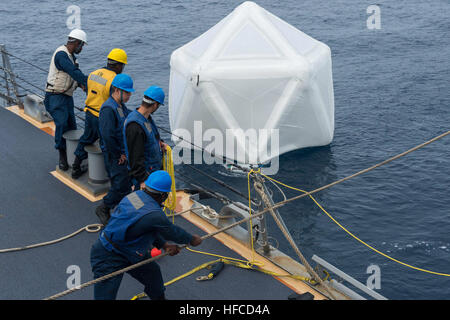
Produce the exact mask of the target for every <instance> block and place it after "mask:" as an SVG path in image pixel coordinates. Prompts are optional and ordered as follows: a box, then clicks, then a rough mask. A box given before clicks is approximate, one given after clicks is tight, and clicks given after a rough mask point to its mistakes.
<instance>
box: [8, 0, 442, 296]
mask: <svg viewBox="0 0 450 320" xmlns="http://www.w3.org/2000/svg"><path fill="white" fill-rule="evenodd" d="M240 3H242V1H234V0H227V1H217V0H207V1H187V0H185V1H174V0H173V1H172V0H164V1H162V0H161V1H144V0H136V1H133V2H128V1H119V0H112V1H102V2H100V1H86V0H83V1H76V2H75V1H73V2H71V1H60V0H53V1H32V0H24V1H2V2H1V3H0V43H2V44H5V45H6V48H7V49H8V50H9V51H10V52H11V53H13V54H14V55H17V56H19V57H21V58H23V59H25V60H27V61H30V62H32V63H34V64H36V65H38V66H40V67H42V68H44V69H47V68H48V64H49V61H50V58H51V55H52V53H53V51H54V50H55V48H56V47H57V46H59V45H61V44H63V43H64V42H65V39H66V38H65V37H66V35H67V34H68V32H69V30H68V28H67V24H66V21H67V18H68V17H69V14H68V13H67V12H66V9H67V8H68V7H69V6H70V5H77V6H78V7H79V8H80V9H81V15H80V17H81V27H82V28H83V29H84V30H85V31H86V32H87V33H88V42H89V44H88V45H87V46H85V47H84V49H83V52H82V53H81V54H80V55H79V63H80V66H81V69H82V70H83V71H84V72H85V73H89V72H91V71H93V70H95V69H97V68H98V67H101V66H103V65H104V62H105V58H106V55H107V53H108V52H109V51H110V50H111V49H112V48H114V47H120V48H124V49H125V50H126V51H127V53H128V59H129V64H128V65H127V66H126V69H125V72H126V73H129V74H130V75H132V77H133V79H134V81H135V88H136V90H137V93H136V94H135V95H133V96H132V98H131V100H130V102H129V103H128V106H129V107H130V108H133V107H136V106H137V105H138V103H139V100H140V97H141V95H142V93H143V91H144V90H145V89H146V88H147V87H148V86H149V85H151V84H157V85H159V86H161V87H163V88H164V89H165V90H166V92H167V90H168V88H169V70H170V68H169V60H170V54H171V52H172V51H173V50H175V49H176V48H178V47H180V46H182V45H183V44H185V43H187V42H188V41H190V40H192V39H193V38H195V37H197V36H199V35H200V34H202V33H203V32H205V31H206V30H208V29H209V28H210V27H212V26H213V25H214V24H216V23H217V22H218V21H220V20H221V19H222V18H223V17H224V16H226V15H227V14H229V13H230V12H231V11H232V10H233V9H234V8H235V7H236V6H238V5H239V4H240ZM257 3H258V4H259V5H260V6H262V7H264V8H265V9H267V10H268V11H270V12H272V13H273V14H275V15H277V16H278V17H280V18H281V19H283V20H285V21H287V22H288V23H290V24H292V25H293V26H295V27H296V28H298V29H300V30H302V31H303V32H305V33H307V34H309V35H310V36H312V37H314V38H316V39H318V40H320V41H323V42H325V43H326V44H327V45H328V46H330V48H331V51H332V59H333V80H334V93H335V135H334V140H333V142H332V143H331V144H330V145H329V146H326V147H320V148H309V149H305V150H297V151H293V152H289V153H287V154H284V155H282V156H281V158H280V171H279V172H278V174H277V175H276V176H275V178H276V179H278V180H280V181H283V182H285V183H287V184H289V185H292V186H296V187H299V188H301V189H304V190H313V189H315V188H318V187H320V186H323V185H325V184H328V183H331V182H333V181H336V180H338V179H341V178H344V177H346V176H348V175H350V174H353V173H355V172H357V171H359V170H362V169H364V168H367V167H370V166H372V165H374V164H375V163H378V162H380V161H382V160H385V159H387V158H389V157H391V156H393V155H396V154H398V153H400V152H403V151H405V150H407V149H409V148H411V147H413V146H415V145H418V144H420V143H422V142H425V141H427V140H429V139H431V138H432V137H434V136H437V135H439V134H441V133H444V132H446V131H448V130H449V119H450V117H449V111H448V110H449V108H450V90H449V84H450V37H449V32H450V19H449V16H450V1H448V0H436V1H432V2H424V1H417V0H410V1H406V0H401V1H395V2H393V1H385V0H379V1H377V2H376V3H372V2H370V1H349V0H336V1H322V0H320V1H312V0H305V1H296V0H286V1H283V2H279V1H270V0H261V1H257ZM373 4H376V5H378V6H379V8H380V9H381V29H378V30H369V29H368V28H367V25H366V21H367V19H368V17H369V14H367V12H366V9H367V7H368V6H369V5H373ZM11 62H12V64H13V69H14V71H15V72H16V73H17V74H19V75H20V76H22V77H24V78H26V79H28V80H29V81H30V82H31V83H33V84H35V85H37V86H38V87H43V86H44V83H45V80H46V74H45V73H44V72H41V71H39V70H37V69H35V68H33V67H31V66H29V65H27V64H24V63H22V62H21V61H18V60H17V59H14V58H11ZM25 86H26V87H28V88H29V89H31V90H32V91H35V92H37V93H40V92H39V90H38V89H36V88H34V87H30V86H28V85H25ZM21 91H23V90H21ZM75 100H76V104H77V105H79V106H82V103H83V93H82V92H81V91H80V92H77V93H76V94H75ZM156 121H157V123H158V124H159V125H160V126H162V127H166V128H169V124H168V113H167V109H164V108H161V109H160V110H159V111H158V112H157V115H156ZM162 135H163V137H164V138H165V139H166V140H169V138H168V135H167V134H166V133H164V132H163V133H162ZM449 146H450V137H446V138H443V139H441V140H439V141H437V142H435V143H433V144H431V145H428V146H426V147H424V148H423V149H420V150H418V151H416V152H414V153H411V154H409V155H407V156H405V157H403V158H401V159H399V160H396V161H394V162H391V163H389V164H388V165H386V166H383V167H381V168H378V169H376V170H373V171H371V172H369V173H367V174H365V175H362V176H359V177H357V178H354V179H351V180H349V181H346V182H344V183H342V184H339V185H337V186H334V187H332V188H330V189H327V190H325V191H322V192H320V193H318V194H316V196H315V197H316V199H317V200H318V201H319V202H320V203H321V205H322V206H323V207H324V208H325V209H326V210H327V211H328V212H329V213H330V214H331V215H332V216H333V217H334V218H335V219H337V220H338V221H339V222H340V223H341V224H342V225H343V226H345V227H346V228H347V229H348V230H350V231H351V232H353V233H354V234H355V235H356V236H358V237H359V238H360V239H362V240H363V241H365V242H366V243H368V244H370V245H371V246H373V247H374V248H376V249H378V250H380V251H381V252H384V253H385V254H387V255H389V256H392V257H393V258H395V259H397V260H399V261H402V262H404V263H407V264H409V265H412V266H415V267H418V268H423V269H426V270H431V271H435V272H439V273H445V274H449V273H450V237H449V230H450V209H449V204H450V195H449V192H448V189H449V187H450V148H449ZM198 168H200V169H202V170H205V171H206V172H208V173H209V174H212V175H214V176H216V177H218V178H220V179H222V180H224V181H225V182H227V183H229V184H232V185H233V186H235V187H236V188H238V189H239V190H241V191H242V192H244V193H245V192H246V190H247V180H246V177H245V176H240V175H238V176H235V175H230V174H229V173H227V172H226V171H225V170H224V168H223V167H221V166H219V165H214V166H207V165H200V166H198ZM178 169H179V170H181V171H183V172H185V173H186V174H188V175H190V176H191V177H192V179H194V180H196V181H197V182H198V183H200V184H202V185H205V186H207V187H209V188H212V189H214V190H216V191H219V192H221V193H223V194H226V195H228V196H230V197H233V199H235V200H239V201H242V199H239V198H238V197H236V196H235V195H233V194H232V193H229V192H227V191H226V190H224V189H223V188H221V187H220V186H218V185H216V184H215V183H214V182H211V181H209V180H208V179H207V178H205V177H202V176H201V175H199V174H197V173H195V172H192V171H191V170H190V169H189V168H187V167H185V166H180V167H179V168H178ZM271 189H272V190H273V197H274V200H275V201H280V200H282V199H283V197H282V195H281V193H280V192H279V191H278V190H277V189H275V188H273V187H271ZM285 194H286V196H287V197H292V196H294V195H296V194H297V193H296V192H295V191H290V190H286V191H285ZM244 202H245V201H244ZM280 213H281V215H282V217H283V219H284V220H285V222H286V224H287V225H288V226H289V230H290V232H291V233H292V235H293V237H294V238H295V240H296V243H297V244H298V246H299V247H300V249H301V250H302V251H303V253H304V254H305V256H306V257H308V258H310V257H311V256H312V255H313V254H316V255H318V256H320V257H322V258H324V259H325V260H327V261H329V262H330V263H332V264H333V265H335V266H337V267H338V268H340V269H341V270H343V271H344V272H346V273H348V274H350V275H352V276H353V277H354V278H356V279H358V280H359V281H361V282H363V283H366V281H367V279H368V277H369V276H370V274H368V273H367V268H368V267H369V266H370V265H372V264H374V265H377V266H378V267H379V268H380V280H381V281H380V285H381V288H380V289H377V291H378V292H380V293H381V294H383V295H385V296H386V297H388V298H390V299H448V297H449V296H450V277H447V276H442V275H435V274H431V273H427V272H423V271H418V270H413V269H411V268H409V267H406V266H404V265H401V264H399V263H396V262H394V261H391V260H389V259H387V258H385V257H383V256H381V255H380V254H378V253H375V252H374V251H372V250H371V249H369V248H367V247H365V246H363V245H362V244H361V243H359V242H357V241H356V240H355V239H353V238H352V237H350V236H349V235H348V234H346V233H345V232H344V231H343V230H342V229H340V228H339V227H338V226H337V225H336V224H335V223H334V222H332V221H331V220H330V219H329V218H328V217H327V216H326V215H325V214H324V213H323V212H322V211H321V210H320V209H319V208H318V207H317V206H316V205H315V204H314V203H313V202H312V201H311V200H309V199H307V198H303V199H301V200H299V201H295V202H292V203H289V204H287V205H286V206H284V207H283V208H282V209H280ZM269 234H270V235H271V236H272V237H274V238H276V239H277V240H278V242H276V241H275V240H272V244H274V245H278V246H279V248H280V249H281V250H282V251H284V252H286V253H288V254H290V255H291V256H295V254H294V252H293V251H292V249H291V248H290V247H289V245H288V244H287V242H286V241H285V240H284V239H283V236H282V234H281V233H280V232H279V231H278V230H277V228H276V226H275V225H274V223H273V222H270V224H269Z"/></svg>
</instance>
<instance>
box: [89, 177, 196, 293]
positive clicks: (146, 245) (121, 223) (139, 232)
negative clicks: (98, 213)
mask: <svg viewBox="0 0 450 320" xmlns="http://www.w3.org/2000/svg"><path fill="white" fill-rule="evenodd" d="M171 185H172V179H171V177H170V175H169V174H168V173H167V172H165V171H162V170H159V171H155V172H153V173H152V174H151V175H150V176H149V177H148V179H147V180H146V181H145V186H146V187H145V189H143V190H138V191H135V192H133V193H130V194H129V195H128V196H126V197H125V198H123V199H122V201H121V202H120V203H119V205H118V206H117V207H116V208H115V209H114V211H113V212H112V214H111V218H110V220H109V222H108V224H107V225H106V227H105V229H103V231H102V232H101V234H100V237H99V239H98V240H97V241H96V242H95V243H94V245H93V246H92V249H91V266H92V272H93V273H94V278H95V279H96V278H100V277H102V276H105V275H107V274H110V273H112V272H115V271H117V270H120V269H123V268H126V267H128V266H130V265H133V264H136V263H138V262H140V261H143V260H146V259H149V258H151V253H150V252H151V249H152V247H153V246H154V247H156V248H158V249H163V250H164V251H167V252H169V254H170V255H175V254H177V253H179V252H180V250H181V248H180V247H179V246H178V245H176V244H170V243H168V242H167V241H168V240H170V241H173V242H175V243H182V244H190V245H192V246H198V245H200V244H201V242H202V238H201V237H200V236H198V235H191V234H189V233H188V232H186V231H185V230H183V229H182V228H180V227H178V226H176V225H174V224H172V223H171V222H170V220H169V219H168V218H167V217H166V215H165V214H164V212H163V211H162V209H161V206H162V203H163V202H164V201H165V200H166V199H167V196H168V193H169V192H170V190H171ZM128 273H129V274H130V275H131V276H132V277H133V278H135V279H136V280H138V281H139V282H140V283H142V284H143V285H144V292H145V293H146V294H147V296H149V297H150V298H151V299H152V300H163V299H165V294H164V291H165V287H164V281H163V278H162V275H161V271H160V268H159V265H158V264H157V263H156V262H154V261H153V262H150V263H147V264H144V265H142V266H140V267H138V268H136V269H132V270H130V271H128ZM122 277H123V274H120V275H118V276H115V277H113V278H110V279H108V280H105V281H101V282H98V283H96V284H95V287H94V298H95V299H96V300H113V299H115V298H116V296H117V291H118V290H119V286H120V283H121V281H122Z"/></svg>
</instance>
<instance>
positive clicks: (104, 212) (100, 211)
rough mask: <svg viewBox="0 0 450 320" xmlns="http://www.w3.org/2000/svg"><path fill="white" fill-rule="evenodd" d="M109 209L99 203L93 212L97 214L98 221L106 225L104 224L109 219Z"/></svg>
mask: <svg viewBox="0 0 450 320" xmlns="http://www.w3.org/2000/svg"><path fill="white" fill-rule="evenodd" d="M110 210H111V209H110V208H109V207H107V206H105V205H104V204H101V205H99V206H98V207H97V208H96V209H95V214H96V215H97V217H98V218H99V219H100V222H101V223H102V224H103V225H104V226H106V224H107V223H108V221H109V218H110V217H111V215H110V213H109V211H110Z"/></svg>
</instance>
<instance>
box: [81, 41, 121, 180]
mask: <svg viewBox="0 0 450 320" xmlns="http://www.w3.org/2000/svg"><path fill="white" fill-rule="evenodd" d="M127 63H128V57H127V54H126V52H125V51H124V50H122V49H118V48H115V49H112V50H111V52H110V53H109V54H108V62H107V66H106V67H105V68H100V69H98V70H95V71H93V72H92V73H90V74H89V77H88V80H87V98H86V101H85V104H86V107H85V109H84V111H85V112H86V120H85V123H84V133H83V135H82V136H81V138H80V141H79V143H78V147H77V149H76V150H75V152H74V154H75V161H74V163H73V165H72V178H73V179H78V178H79V177H80V176H81V175H82V174H83V173H84V172H85V171H86V169H84V168H81V162H82V161H83V160H84V159H86V158H87V152H86V151H85V150H84V147H85V146H86V145H90V144H92V143H94V142H95V141H96V140H97V139H98V138H99V129H98V116H99V112H100V108H101V106H102V104H103V103H104V102H105V101H106V100H107V99H108V98H109V96H110V90H111V82H112V81H113V79H114V77H115V76H116V75H117V74H119V73H122V71H123V68H124V67H125V65H126V64H127Z"/></svg>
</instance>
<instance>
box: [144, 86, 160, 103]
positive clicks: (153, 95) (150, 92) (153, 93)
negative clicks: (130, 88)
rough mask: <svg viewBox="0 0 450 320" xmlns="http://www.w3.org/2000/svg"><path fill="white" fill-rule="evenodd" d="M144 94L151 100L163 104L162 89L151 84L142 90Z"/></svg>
mask: <svg viewBox="0 0 450 320" xmlns="http://www.w3.org/2000/svg"><path fill="white" fill-rule="evenodd" d="M144 96H146V97H149V98H150V99H152V100H155V101H156V102H158V103H159V104H162V105H164V98H165V94H164V90H163V89H161V88H160V87H158V86H151V87H149V88H148V89H147V90H145V92H144Z"/></svg>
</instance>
